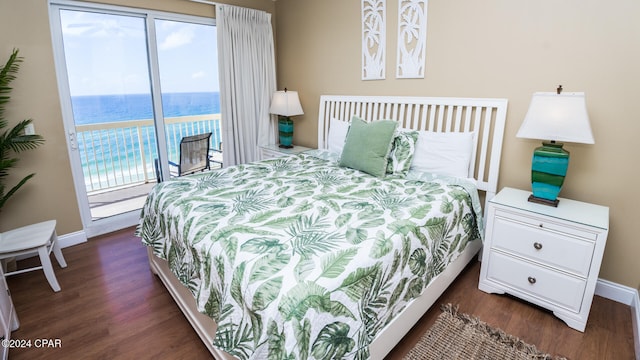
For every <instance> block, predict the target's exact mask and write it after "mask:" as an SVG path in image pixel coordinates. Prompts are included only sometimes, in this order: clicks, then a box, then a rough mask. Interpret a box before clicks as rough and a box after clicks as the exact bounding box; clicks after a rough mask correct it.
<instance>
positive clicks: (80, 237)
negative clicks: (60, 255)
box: [58, 230, 87, 249]
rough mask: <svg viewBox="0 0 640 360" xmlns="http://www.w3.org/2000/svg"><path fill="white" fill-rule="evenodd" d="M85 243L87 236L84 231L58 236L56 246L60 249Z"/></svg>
mask: <svg viewBox="0 0 640 360" xmlns="http://www.w3.org/2000/svg"><path fill="white" fill-rule="evenodd" d="M85 242H87V234H86V233H85V232H84V231H82V230H81V231H76V232H73V233H69V234H64V235H58V244H60V247H61V248H63V249H64V248H66V247H69V246H73V245H78V244H82V243H85Z"/></svg>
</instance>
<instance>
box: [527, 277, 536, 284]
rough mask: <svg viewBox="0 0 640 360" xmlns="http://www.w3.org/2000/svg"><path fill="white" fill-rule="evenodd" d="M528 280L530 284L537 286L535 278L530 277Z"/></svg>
mask: <svg viewBox="0 0 640 360" xmlns="http://www.w3.org/2000/svg"><path fill="white" fill-rule="evenodd" d="M527 280H529V284H535V283H536V278H534V277H533V276H529V277H528V278H527Z"/></svg>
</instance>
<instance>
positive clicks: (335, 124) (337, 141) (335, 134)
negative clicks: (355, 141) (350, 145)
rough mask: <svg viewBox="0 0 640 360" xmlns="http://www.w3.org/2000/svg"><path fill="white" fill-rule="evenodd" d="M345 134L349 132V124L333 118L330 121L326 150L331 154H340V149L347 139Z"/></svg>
mask: <svg viewBox="0 0 640 360" xmlns="http://www.w3.org/2000/svg"><path fill="white" fill-rule="evenodd" d="M347 132H349V122H347V121H342V120H338V119H333V118H332V119H330V120H329V137H328V139H327V150H329V151H330V152H332V153H337V154H342V148H343V147H344V142H345V140H346V139H347Z"/></svg>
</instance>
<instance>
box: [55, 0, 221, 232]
mask: <svg viewBox="0 0 640 360" xmlns="http://www.w3.org/2000/svg"><path fill="white" fill-rule="evenodd" d="M51 26H52V32H53V46H54V53H55V58H56V70H57V73H58V82H59V89H60V96H61V104H62V108H63V116H64V121H65V131H66V132H67V138H68V145H69V154H70V158H71V161H72V171H73V173H74V181H75V185H76V193H77V195H78V204H79V206H80V210H81V215H82V218H83V223H84V227H85V230H86V231H87V233H88V235H89V236H92V235H97V234H99V233H103V232H107V231H112V230H115V229H118V228H122V227H126V226H131V225H134V224H135V223H137V220H138V219H137V216H138V214H139V210H140V208H141V207H142V205H143V203H144V200H145V199H146V194H147V193H148V192H149V190H150V189H151V187H152V186H153V185H154V184H155V183H156V181H157V174H166V176H165V178H167V177H169V176H170V174H171V173H172V171H171V166H169V164H170V163H178V160H179V159H178V154H179V144H180V140H181V139H182V138H183V137H185V136H189V135H194V134H199V133H209V132H210V133H212V137H211V139H212V141H211V146H212V147H213V148H217V147H219V146H220V114H219V113H220V111H219V98H218V90H219V89H218V79H217V54H216V51H217V47H216V42H215V39H216V35H215V26H214V23H213V19H204V18H194V17H187V16H184V15H177V14H167V13H158V12H153V11H144V10H139V9H129V8H121V7H112V6H104V5H94V4H88V3H79V2H74V1H61V2H60V3H53V4H52V6H51Z"/></svg>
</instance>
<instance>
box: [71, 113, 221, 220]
mask: <svg viewBox="0 0 640 360" xmlns="http://www.w3.org/2000/svg"><path fill="white" fill-rule="evenodd" d="M204 132H211V133H212V135H211V148H212V149H220V145H221V143H222V138H221V135H222V134H221V131H220V114H206V115H191V116H179V117H172V118H165V133H166V138H167V152H168V154H169V159H170V160H171V161H174V162H177V159H178V157H179V151H180V139H182V138H183V137H184V136H189V135H195V134H200V133H204ZM76 134H77V135H76V136H77V144H78V151H79V153H80V159H81V164H82V171H83V173H84V180H85V181H84V182H85V187H86V190H87V195H88V198H89V207H90V208H91V216H92V218H93V219H94V220H96V219H100V218H104V217H108V216H113V215H116V214H119V213H124V212H128V211H132V210H136V209H140V208H141V207H142V205H143V204H144V200H145V199H146V196H147V194H148V193H149V190H151V188H152V187H153V185H155V184H156V182H157V179H156V173H155V169H154V165H153V164H154V159H156V158H157V157H158V155H157V141H156V133H155V127H154V123H153V119H144V120H131V121H118V122H110V123H97V124H88V125H77V126H76ZM215 165H217V164H212V167H215Z"/></svg>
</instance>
